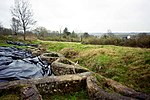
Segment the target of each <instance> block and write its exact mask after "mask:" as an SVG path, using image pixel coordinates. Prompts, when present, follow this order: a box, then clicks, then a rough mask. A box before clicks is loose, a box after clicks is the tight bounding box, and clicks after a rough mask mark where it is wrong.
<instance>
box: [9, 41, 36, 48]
mask: <svg viewBox="0 0 150 100" xmlns="http://www.w3.org/2000/svg"><path fill="white" fill-rule="evenodd" d="M6 43H7V44H13V45H17V46H33V47H38V45H37V44H26V43H22V42H16V41H6Z"/></svg>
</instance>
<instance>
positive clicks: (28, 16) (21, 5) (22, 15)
mask: <svg viewBox="0 0 150 100" xmlns="http://www.w3.org/2000/svg"><path fill="white" fill-rule="evenodd" d="M11 13H12V16H13V17H14V18H15V19H17V20H18V21H19V25H20V27H21V29H22V30H23V33H24V40H25V39H26V31H27V29H29V28H30V25H34V24H35V23H36V21H34V20H33V12H32V10H31V6H30V4H29V2H28V1H27V0H15V5H14V7H13V9H12V10H11Z"/></svg>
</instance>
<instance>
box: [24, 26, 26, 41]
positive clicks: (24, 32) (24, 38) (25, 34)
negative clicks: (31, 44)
mask: <svg viewBox="0 0 150 100" xmlns="http://www.w3.org/2000/svg"><path fill="white" fill-rule="evenodd" d="M23 31H24V34H23V39H24V41H25V40H26V28H25V27H23Z"/></svg>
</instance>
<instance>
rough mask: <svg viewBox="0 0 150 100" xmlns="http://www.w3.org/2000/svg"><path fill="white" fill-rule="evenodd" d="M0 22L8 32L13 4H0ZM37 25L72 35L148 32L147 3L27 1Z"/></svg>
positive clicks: (6, 1) (131, 0)
mask: <svg viewBox="0 0 150 100" xmlns="http://www.w3.org/2000/svg"><path fill="white" fill-rule="evenodd" d="M0 2H1V3H0V22H1V24H2V25H3V26H4V27H8V28H10V24H11V13H10V9H11V7H12V6H13V5H14V0H0ZM29 2H30V4H31V5H32V10H33V13H34V19H35V20H36V21H37V24H36V25H35V26H34V28H35V27H38V26H43V27H46V28H47V29H48V30H55V31H59V30H60V29H61V30H63V29H64V28H65V27H67V28H68V30H69V31H73V30H74V31H75V32H89V33H92V32H93V33H94V32H107V30H108V29H110V30H111V31H112V32H150V0H29Z"/></svg>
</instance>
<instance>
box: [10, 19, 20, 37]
mask: <svg viewBox="0 0 150 100" xmlns="http://www.w3.org/2000/svg"><path fill="white" fill-rule="evenodd" d="M11 21H12V24H11V28H12V31H13V32H14V33H15V35H17V33H18V31H19V26H20V25H19V20H17V19H15V18H14V17H13V18H12V20H11Z"/></svg>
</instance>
